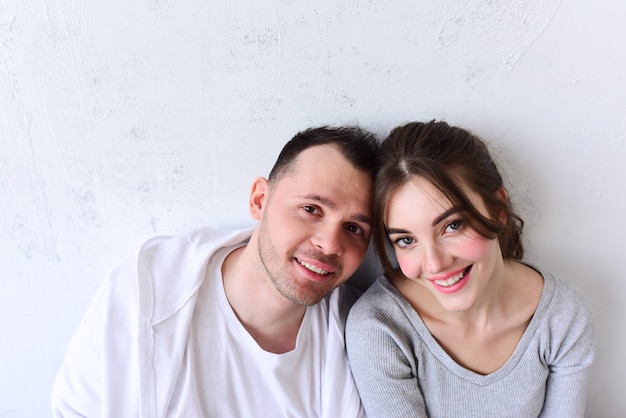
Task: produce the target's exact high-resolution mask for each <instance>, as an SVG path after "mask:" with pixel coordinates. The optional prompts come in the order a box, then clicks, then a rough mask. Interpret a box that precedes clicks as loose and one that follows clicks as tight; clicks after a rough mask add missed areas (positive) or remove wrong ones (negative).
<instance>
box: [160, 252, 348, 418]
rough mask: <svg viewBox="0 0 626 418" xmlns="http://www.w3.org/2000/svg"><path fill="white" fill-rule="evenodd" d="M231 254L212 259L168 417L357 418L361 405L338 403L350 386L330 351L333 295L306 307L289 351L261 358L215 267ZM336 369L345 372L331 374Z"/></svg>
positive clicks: (335, 340) (336, 334)
mask: <svg viewBox="0 0 626 418" xmlns="http://www.w3.org/2000/svg"><path fill="white" fill-rule="evenodd" d="M232 250H234V247H233V248H227V249H222V250H221V251H219V252H218V253H216V254H215V256H214V257H213V258H212V262H211V264H210V265H209V266H208V268H207V277H206V279H205V281H204V283H203V284H202V286H201V288H200V289H199V294H198V302H197V305H196V309H195V312H194V316H193V319H192V324H191V328H190V330H189V335H188V337H187V347H186V350H185V356H184V360H183V366H182V369H181V373H180V376H179V380H178V382H177V384H176V387H175V392H174V394H173V397H172V399H173V400H174V401H173V402H172V403H171V404H170V408H169V413H168V416H180V417H193V416H202V417H240V418H244V417H259V416H264V417H298V418H301V417H329V418H330V417H333V418H334V417H341V416H344V414H345V416H346V417H348V416H350V417H354V416H358V414H359V409H360V405H349V404H348V405H346V404H344V399H343V398H344V393H343V390H344V388H352V387H353V384H352V382H351V379H352V376H351V374H350V372H349V370H348V368H347V367H346V362H345V360H342V362H341V363H339V364H337V363H336V361H337V359H333V358H331V357H332V356H336V353H337V350H336V349H334V348H333V346H337V345H338V344H340V345H342V346H343V334H342V333H341V328H342V327H339V328H337V327H336V326H335V325H334V323H333V321H330V322H329V314H330V316H332V315H333V314H334V313H336V312H337V306H331V308H330V311H329V304H330V305H333V304H334V305H338V302H339V301H338V299H339V298H338V292H335V293H333V296H331V297H329V298H325V299H324V300H322V301H321V302H320V303H319V304H317V305H315V306H312V307H308V308H307V310H306V313H305V315H304V318H303V320H302V324H301V326H300V330H299V332H298V337H297V340H296V347H295V349H294V350H292V351H290V352H287V353H283V354H275V353H270V352H267V351H265V350H263V349H262V348H261V347H259V345H258V344H257V342H256V341H255V340H254V339H253V338H252V336H251V335H250V334H249V333H248V332H247V330H246V329H245V328H244V327H243V325H242V324H241V322H239V320H238V318H237V316H236V315H235V313H234V311H233V310H232V308H231V306H230V304H229V302H228V299H227V297H226V293H225V291H224V285H223V280H222V274H221V266H222V264H223V262H224V259H225V257H226V255H227V254H228V253H229V252H230V251H232ZM332 311H334V312H332ZM329 325H330V326H329ZM329 328H330V329H329ZM335 348H336V347H335ZM341 352H343V350H341ZM327 353H330V354H329V355H327ZM329 357H330V358H329ZM341 365H342V367H343V369H344V371H343V373H342V372H341V367H339V368H336V367H335V366H341ZM328 367H332V370H328ZM330 372H332V373H330ZM329 376H332V380H334V381H328V380H327V379H329ZM347 399H349V398H348V397H346V400H347ZM355 408H356V409H355ZM342 409H345V410H343V411H342Z"/></svg>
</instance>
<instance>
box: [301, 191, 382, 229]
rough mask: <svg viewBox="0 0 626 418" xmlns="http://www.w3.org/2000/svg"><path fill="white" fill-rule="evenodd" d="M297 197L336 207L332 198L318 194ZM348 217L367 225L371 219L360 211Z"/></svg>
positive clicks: (332, 207)
mask: <svg viewBox="0 0 626 418" xmlns="http://www.w3.org/2000/svg"><path fill="white" fill-rule="evenodd" d="M298 197H299V198H301V199H308V200H313V201H315V202H318V203H320V204H322V205H324V206H327V207H329V208H331V209H335V208H336V207H337V203H335V201H334V200H331V199H329V198H328V197H325V196H320V195H318V194H305V195H300V196H298ZM350 219H352V220H353V221H355V222H363V223H366V224H368V225H369V224H371V223H372V220H371V219H370V217H369V216H367V215H365V214H362V213H359V214H355V215H352V216H351V217H350Z"/></svg>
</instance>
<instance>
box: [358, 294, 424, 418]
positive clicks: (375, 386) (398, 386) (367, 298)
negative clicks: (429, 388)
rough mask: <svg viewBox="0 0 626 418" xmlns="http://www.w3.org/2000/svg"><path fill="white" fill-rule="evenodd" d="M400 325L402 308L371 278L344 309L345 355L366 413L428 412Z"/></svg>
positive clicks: (407, 415) (407, 417)
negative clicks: (368, 285) (346, 312)
mask: <svg viewBox="0 0 626 418" xmlns="http://www.w3.org/2000/svg"><path fill="white" fill-rule="evenodd" d="M394 308H395V309H394ZM405 326H410V324H409V322H408V320H407V319H406V317H405V316H404V313H403V312H402V311H401V310H400V309H399V308H397V305H396V304H395V302H394V301H393V299H392V298H391V296H389V295H387V294H385V293H384V292H383V291H382V290H381V289H380V286H379V285H378V284H377V283H375V284H373V285H372V288H371V289H370V290H368V292H366V294H365V295H364V296H363V297H362V298H361V299H359V300H358V301H357V303H356V305H355V306H354V307H353V309H352V310H351V311H350V315H349V317H348V322H347V329H346V344H347V351H348V358H349V361H350V365H351V367H352V373H353V375H354V379H355V382H356V384H357V389H358V391H359V394H360V396H361V401H362V402H363V406H364V408H365V412H366V414H367V416H368V418H378V417H380V418H393V417H402V418H411V417H414V418H423V417H427V416H428V415H427V413H426V408H425V405H424V399H423V396H422V392H421V390H420V387H419V384H418V380H417V372H416V370H417V364H416V360H415V356H414V355H413V347H412V344H411V342H410V340H409V339H408V337H407V336H408V335H410V334H411V332H407V331H406V329H403V327H405Z"/></svg>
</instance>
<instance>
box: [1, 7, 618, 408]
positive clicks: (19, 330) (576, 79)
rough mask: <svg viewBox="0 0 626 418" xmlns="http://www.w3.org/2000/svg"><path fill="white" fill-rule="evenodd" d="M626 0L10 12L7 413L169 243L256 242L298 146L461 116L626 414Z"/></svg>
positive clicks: (5, 86) (44, 383)
mask: <svg viewBox="0 0 626 418" xmlns="http://www.w3.org/2000/svg"><path fill="white" fill-rule="evenodd" d="M625 17H626V6H625V5H624V3H623V2H622V1H620V0H613V1H610V0H609V1H602V0H599V1H591V0H586V1H584V0H568V1H557V0H523V1H522V0H507V1H504V0H502V1H498V0H496V1H483V0H466V1H441V0H424V1H409V0H404V1H403V0H385V1H382V0H380V1H375V0H370V1H358V0H351V1H339V0H318V1H312V2H300V1H293V0H275V1H260V0H259V1H247V2H246V1H238V0H230V1H200V0H176V1H174V0H136V1H132V2H129V1H126V0H124V1H122V0H108V1H95V0H65V1H61V0H2V2H0V236H1V238H2V241H1V242H0V417H44V416H49V406H48V405H49V401H48V398H49V392H50V386H51V384H52V380H53V377H54V374H55V372H56V370H57V368H58V366H59V364H60V361H61V357H62V354H63V351H64V349H65V345H66V344H67V342H68V339H69V338H70V335H71V333H72V331H73V330H74V328H75V327H76V326H77V324H78V321H79V320H80V318H81V316H82V314H83V312H84V310H85V308H86V306H87V304H88V303H89V301H90V299H91V298H92V297H93V295H94V292H95V290H96V288H97V286H98V285H99V283H100V282H101V280H102V278H103V277H104V274H105V273H106V271H107V270H108V268H110V267H111V266H112V265H113V264H115V263H116V262H118V261H120V260H121V259H122V258H125V257H127V256H129V255H131V254H132V253H133V252H134V251H135V250H136V249H137V247H138V245H140V243H141V242H142V241H144V240H145V239H147V238H149V237H151V236H153V235H155V234H175V233H180V232H184V231H187V230H189V229H191V228H193V227H196V226H201V225H205V224H209V225H214V226H244V225H250V224H251V223H252V221H251V219H250V217H249V216H248V213H247V198H248V191H249V189H250V186H251V184H252V181H253V179H254V178H255V177H256V176H258V175H267V173H268V171H269V169H270V167H271V165H272V164H273V162H274V159H275V157H276V155H277V153H278V151H279V150H280V148H281V147H282V145H283V144H284V143H285V142H286V141H287V140H288V139H289V138H291V136H293V135H294V134H295V133H296V132H297V131H298V130H301V129H304V128H306V127H309V126H316V125H321V124H331V125H338V124H359V125H361V126H362V127H365V128H368V129H371V130H373V131H374V132H376V133H377V134H379V135H381V136H384V135H385V134H387V133H388V131H389V130H390V129H391V128H392V127H394V126H396V125H398V124H401V123H405V122H408V121H411V120H429V119H432V118H436V119H445V120H447V121H448V122H450V123H452V124H457V125H460V126H462V127H465V128H468V129H470V130H472V131H473V132H475V133H476V134H478V135H479V136H482V137H483V138H485V139H486V140H487V141H488V142H490V144H491V147H492V150H493V152H494V154H495V155H496V156H497V159H498V160H499V161H500V163H501V166H502V168H503V171H504V172H505V174H506V178H507V184H508V185H509V192H510V194H511V196H512V198H513V200H514V202H516V203H517V206H518V209H519V211H520V212H521V214H522V215H523V217H524V218H525V220H526V222H527V229H526V235H525V240H526V243H527V248H528V252H527V260H528V261H531V262H533V263H536V264H538V265H540V266H542V267H544V268H546V269H548V270H550V271H552V272H553V273H555V274H556V275H557V276H560V277H562V278H564V279H566V280H568V281H570V282H571V283H573V284H574V285H575V286H576V287H577V288H578V289H579V290H581V291H582V292H583V293H584V294H585V295H586V296H587V297H588V298H589V300H590V301H591V303H592V305H593V308H594V311H595V315H596V321H597V341H598V347H597V348H598V351H597V352H598V356H597V361H596V364H595V368H594V372H593V380H592V384H591V389H590V398H589V403H588V415H589V416H590V417H603V418H606V417H618V416H623V413H624V411H626V396H624V395H623V393H622V392H623V388H624V386H625V384H626V376H625V373H626V355H625V353H626V334H625V332H624V329H625V327H624V324H623V321H624V318H625V317H626V280H625V277H626V263H625V258H626V257H625V256H626V254H625V251H624V247H625V246H624V234H625V233H626V231H625V228H624V227H625V226H626V222H625V221H624V217H625V216H626V193H625V186H624V179H626V164H625V163H626V149H625V147H624V140H625V137H626V133H625V128H626V126H625V123H626V109H625V104H626V71H625V70H626V46H625V43H624V40H625V39H626V25H624V19H625Z"/></svg>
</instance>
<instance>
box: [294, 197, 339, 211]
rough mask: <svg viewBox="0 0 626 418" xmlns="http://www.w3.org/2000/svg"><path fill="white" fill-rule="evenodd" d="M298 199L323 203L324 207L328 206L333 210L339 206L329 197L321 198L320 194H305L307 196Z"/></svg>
mask: <svg viewBox="0 0 626 418" xmlns="http://www.w3.org/2000/svg"><path fill="white" fill-rule="evenodd" d="M298 197H300V198H302V199H308V200H314V201H316V202H318V203H321V204H322V205H324V206H328V207H329V208H331V209H334V208H336V207H337V204H336V203H335V202H334V201H332V200H330V199H329V198H327V197H324V196H320V195H318V194H305V195H300V196H298Z"/></svg>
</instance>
